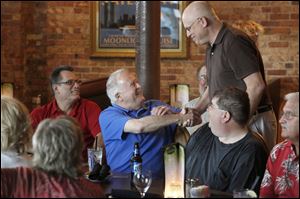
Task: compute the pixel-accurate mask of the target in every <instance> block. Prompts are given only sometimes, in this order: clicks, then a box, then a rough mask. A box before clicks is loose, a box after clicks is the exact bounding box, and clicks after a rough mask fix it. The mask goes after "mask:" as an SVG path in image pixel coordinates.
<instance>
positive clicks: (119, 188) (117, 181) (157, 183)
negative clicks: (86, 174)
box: [92, 173, 232, 198]
mask: <svg viewBox="0 0 300 199" xmlns="http://www.w3.org/2000/svg"><path fill="white" fill-rule="evenodd" d="M92 182H94V183H97V184H99V186H101V188H102V189H103V191H104V193H105V195H106V197H108V198H140V194H139V192H138V191H137V189H136V188H135V187H134V185H132V184H131V175H130V174H126V173H110V174H109V175H108V176H107V177H106V178H105V179H104V180H101V181H92ZM164 187H165V182H164V179H159V178H154V179H152V183H151V185H150V188H149V190H148V191H147V193H146V195H145V198H164ZM210 194H211V195H210V197H211V198H232V193H228V192H223V191H218V190H210Z"/></svg>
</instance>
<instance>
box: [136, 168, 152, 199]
mask: <svg viewBox="0 0 300 199" xmlns="http://www.w3.org/2000/svg"><path fill="white" fill-rule="evenodd" d="M151 182H152V173H151V171H149V170H142V171H141V172H135V174H134V175H133V183H134V185H135V187H136V189H137V190H138V191H139V192H140V194H141V198H144V197H145V194H146V192H147V191H148V189H149V187H150V185H151Z"/></svg>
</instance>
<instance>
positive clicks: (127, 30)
mask: <svg viewBox="0 0 300 199" xmlns="http://www.w3.org/2000/svg"><path fill="white" fill-rule="evenodd" d="M185 6H186V2H185V1H161V22H160V24H161V29H160V37H161V57H162V58H185V57H186V53H187V50H186V35H185V32H184V31H185V30H184V28H183V25H182V22H181V14H182V12H183V9H184V8H185ZM134 56H135V1H92V2H91V57H134Z"/></svg>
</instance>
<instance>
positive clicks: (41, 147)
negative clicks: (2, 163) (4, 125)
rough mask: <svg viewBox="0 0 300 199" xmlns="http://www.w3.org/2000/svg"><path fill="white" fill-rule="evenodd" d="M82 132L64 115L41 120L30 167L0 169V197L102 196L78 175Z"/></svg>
mask: <svg viewBox="0 0 300 199" xmlns="http://www.w3.org/2000/svg"><path fill="white" fill-rule="evenodd" d="M82 138H83V136H82V133H81V129H80V126H79V124H78V122H76V120H75V119H73V118H71V117H68V116H61V117H59V118H57V119H45V120H44V121H42V122H41V123H40V124H39V125H38V128H37V130H36V132H35V134H34V135H33V140H32V145H33V152H34V155H33V168H25V167H18V168H14V169H1V197H24V198H32V197H33V198H61V197H71V198H75V197H76V198H77V197H100V198H101V197H104V193H103V190H102V189H101V187H100V186H99V185H97V184H94V183H92V182H89V181H88V180H86V179H85V178H84V177H82V176H81V169H82V165H81V163H82V162H81V157H80V153H81V151H82V144H83V143H82Z"/></svg>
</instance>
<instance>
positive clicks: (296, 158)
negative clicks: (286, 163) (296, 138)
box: [286, 140, 299, 161]
mask: <svg viewBox="0 0 300 199" xmlns="http://www.w3.org/2000/svg"><path fill="white" fill-rule="evenodd" d="M286 146H287V147H289V148H290V150H291V156H290V157H291V158H292V161H295V160H298V159H299V155H298V156H297V154H296V152H295V146H294V144H293V142H291V141H290V140H287V143H286Z"/></svg>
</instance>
